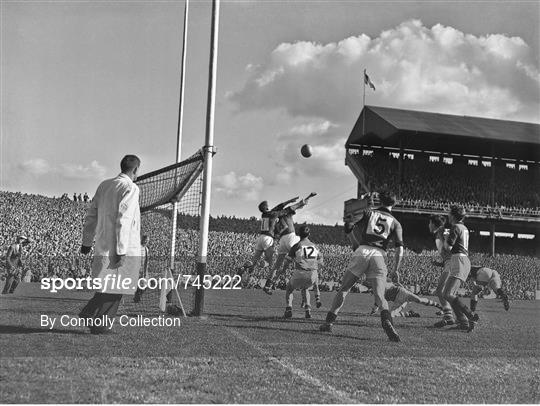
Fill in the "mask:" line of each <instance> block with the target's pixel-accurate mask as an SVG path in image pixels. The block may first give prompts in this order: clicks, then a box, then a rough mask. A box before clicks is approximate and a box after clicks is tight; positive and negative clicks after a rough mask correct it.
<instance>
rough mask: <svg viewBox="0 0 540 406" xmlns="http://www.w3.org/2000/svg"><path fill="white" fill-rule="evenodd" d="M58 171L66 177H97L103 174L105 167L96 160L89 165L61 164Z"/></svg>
mask: <svg viewBox="0 0 540 406" xmlns="http://www.w3.org/2000/svg"><path fill="white" fill-rule="evenodd" d="M60 168H61V170H60V173H61V174H62V175H63V176H64V177H66V178H68V179H96V178H97V179H99V178H102V177H103V176H104V175H105V172H106V169H105V167H104V166H102V165H100V163H99V162H98V161H92V162H90V165H88V166H84V165H77V164H62V165H60Z"/></svg>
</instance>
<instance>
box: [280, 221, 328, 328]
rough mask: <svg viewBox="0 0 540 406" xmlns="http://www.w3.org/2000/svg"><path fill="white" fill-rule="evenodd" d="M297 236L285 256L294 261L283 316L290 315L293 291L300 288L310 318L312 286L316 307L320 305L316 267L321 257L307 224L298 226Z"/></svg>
mask: <svg viewBox="0 0 540 406" xmlns="http://www.w3.org/2000/svg"><path fill="white" fill-rule="evenodd" d="M298 236H299V237H300V241H299V242H297V243H296V244H295V245H293V247H292V248H291V250H290V251H289V255H288V256H287V260H289V261H293V262H294V268H295V269H294V272H293V274H292V277H291V279H289V282H288V283H287V289H286V291H285V301H286V302H287V307H286V308H285V314H284V316H283V317H285V318H286V319H290V318H291V317H292V302H293V292H294V291H295V290H296V289H301V290H302V296H303V298H304V301H305V303H306V304H305V306H304V309H305V310H306V319H311V305H310V295H309V290H308V289H310V288H311V287H312V286H315V287H316V288H315V301H316V302H317V307H320V303H321V299H320V292H319V290H318V288H317V287H318V284H319V274H318V269H319V266H320V265H322V264H323V257H322V254H321V252H320V251H319V249H318V248H317V246H316V245H315V244H313V243H312V242H311V241H310V240H309V227H308V226H306V225H302V226H300V229H299V230H298Z"/></svg>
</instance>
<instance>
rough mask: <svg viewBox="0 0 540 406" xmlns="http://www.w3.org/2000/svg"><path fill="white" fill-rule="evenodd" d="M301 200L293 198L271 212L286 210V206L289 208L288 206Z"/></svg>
mask: <svg viewBox="0 0 540 406" xmlns="http://www.w3.org/2000/svg"><path fill="white" fill-rule="evenodd" d="M298 199H299V197H298V196H296V197H293V198H292V199H289V200H287V201H285V202H283V203H280V204H278V205H277V206H276V207H274V208H273V209H272V210H271V211H280V210H283V209H284V208H285V206H287V205H288V204H291V203H294V202H296V201H297V200H298Z"/></svg>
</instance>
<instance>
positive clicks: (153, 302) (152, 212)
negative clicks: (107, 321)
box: [120, 151, 204, 316]
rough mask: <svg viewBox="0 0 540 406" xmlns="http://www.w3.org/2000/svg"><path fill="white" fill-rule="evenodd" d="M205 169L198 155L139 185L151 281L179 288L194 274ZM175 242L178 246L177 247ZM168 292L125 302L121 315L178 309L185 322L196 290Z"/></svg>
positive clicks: (155, 289)
mask: <svg viewBox="0 0 540 406" xmlns="http://www.w3.org/2000/svg"><path fill="white" fill-rule="evenodd" d="M203 166H204V155H203V153H202V151H198V152H196V153H195V154H193V155H192V156H191V157H189V158H188V159H185V160H183V161H181V162H179V163H176V164H173V165H169V166H167V167H164V168H161V169H158V170H156V171H153V172H150V173H148V174H145V175H143V176H141V177H139V178H138V179H137V181H136V183H137V185H138V186H139V188H140V208H141V235H143V236H147V237H148V239H149V244H148V250H149V253H148V279H147V280H148V281H150V280H152V281H156V280H158V279H159V278H170V279H171V280H173V281H175V282H176V281H177V280H179V279H178V278H179V277H180V280H181V279H182V275H192V274H194V273H195V260H196V252H197V249H198V246H199V238H198V234H199V230H198V227H197V225H198V223H199V219H200V214H201V201H202V183H203V182H202V171H203ZM175 222H178V223H179V227H178V228H177V229H176V232H175V233H174V234H173V236H171V234H170V230H171V224H173V223H175ZM172 238H174V239H175V240H176V242H177V243H176V244H175V245H174V246H172V245H171V239H172ZM168 287H169V289H167V286H165V285H164V284H162V285H161V286H149V287H148V289H146V290H145V291H144V292H142V294H141V295H140V300H139V301H138V302H134V299H135V298H134V297H132V296H126V298H125V299H124V301H123V303H122V307H121V309H120V312H123V313H129V314H148V313H155V312H157V311H159V310H161V311H162V312H163V311H168V312H170V311H171V309H173V310H174V309H178V312H179V313H181V314H183V315H184V316H185V315H186V314H187V313H189V312H191V311H193V309H194V307H195V302H194V292H193V290H192V289H184V284H182V283H180V285H179V286H178V289H176V288H172V286H168ZM171 288H172V289H171Z"/></svg>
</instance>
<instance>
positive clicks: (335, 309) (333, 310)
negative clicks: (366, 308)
mask: <svg viewBox="0 0 540 406" xmlns="http://www.w3.org/2000/svg"><path fill="white" fill-rule="evenodd" d="M356 282H358V277H357V276H356V275H354V274H353V273H352V272H351V271H346V272H345V275H343V280H342V281H341V286H340V288H339V290H338V291H337V293H336V295H335V296H334V300H333V301H332V305H331V306H330V311H329V312H328V313H327V314H326V321H325V322H324V324H321V326H320V327H319V330H320V331H328V332H330V331H332V325H333V324H334V322H335V321H336V318H337V315H338V313H339V311H340V310H341V308H342V307H343V303H344V302H345V297H346V296H347V294H348V293H349V291H350V290H351V288H352V287H353V286H354V284H355V283H356ZM383 296H384V292H383ZM386 306H387V307H388V303H387V304H386Z"/></svg>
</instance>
